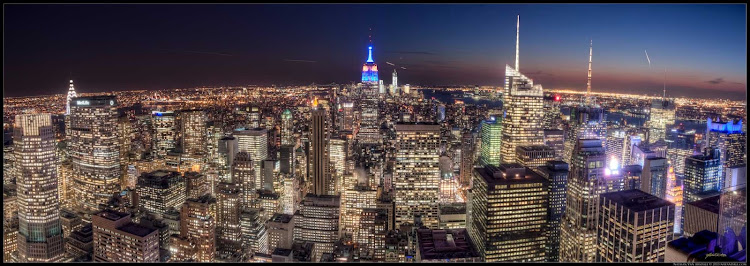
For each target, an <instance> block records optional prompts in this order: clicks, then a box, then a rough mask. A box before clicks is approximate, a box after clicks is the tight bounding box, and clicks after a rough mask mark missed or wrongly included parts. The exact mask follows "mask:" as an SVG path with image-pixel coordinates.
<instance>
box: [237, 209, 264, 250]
mask: <svg viewBox="0 0 750 266" xmlns="http://www.w3.org/2000/svg"><path fill="white" fill-rule="evenodd" d="M240 230H241V231H242V243H243V244H244V245H245V250H246V252H247V253H248V254H250V255H256V254H268V253H269V252H270V251H269V250H268V231H267V230H266V221H263V220H261V218H260V209H256V208H245V209H244V210H242V211H241V212H240Z"/></svg>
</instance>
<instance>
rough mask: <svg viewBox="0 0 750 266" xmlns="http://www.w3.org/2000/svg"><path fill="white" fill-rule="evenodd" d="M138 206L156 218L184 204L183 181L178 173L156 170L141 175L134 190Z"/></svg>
mask: <svg viewBox="0 0 750 266" xmlns="http://www.w3.org/2000/svg"><path fill="white" fill-rule="evenodd" d="M135 191H136V194H138V206H139V207H140V208H142V209H144V210H146V211H148V212H150V213H152V214H155V215H156V217H157V218H161V217H162V215H164V214H165V213H167V211H169V210H170V209H173V208H174V209H179V208H180V206H182V204H183V203H185V197H186V194H185V179H184V178H182V176H181V175H180V173H178V172H171V171H165V170H157V171H154V172H150V173H143V174H142V175H141V176H140V177H139V178H138V185H137V186H136V188H135Z"/></svg>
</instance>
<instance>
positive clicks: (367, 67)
mask: <svg viewBox="0 0 750 266" xmlns="http://www.w3.org/2000/svg"><path fill="white" fill-rule="evenodd" d="M378 80H379V79H378V65H377V64H375V61H374V60H372V43H371V44H370V46H368V47H367V61H366V62H365V63H364V64H363V65H362V83H365V84H373V85H376V84H378Z"/></svg>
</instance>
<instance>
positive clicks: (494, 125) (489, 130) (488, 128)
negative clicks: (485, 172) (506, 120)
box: [479, 116, 515, 166]
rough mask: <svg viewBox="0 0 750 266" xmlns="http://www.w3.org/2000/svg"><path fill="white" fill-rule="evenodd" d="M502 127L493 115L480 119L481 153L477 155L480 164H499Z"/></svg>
mask: <svg viewBox="0 0 750 266" xmlns="http://www.w3.org/2000/svg"><path fill="white" fill-rule="evenodd" d="M501 120H502V119H501ZM502 129H503V128H502V121H496V120H495V117H494V116H493V117H491V118H490V119H489V120H486V121H482V153H481V154H480V156H479V162H480V163H481V164H482V165H485V166H486V165H494V166H498V165H500V160H501V157H502V156H501V147H502V146H501V144H502V138H503V135H502ZM514 152H515V150H514Z"/></svg>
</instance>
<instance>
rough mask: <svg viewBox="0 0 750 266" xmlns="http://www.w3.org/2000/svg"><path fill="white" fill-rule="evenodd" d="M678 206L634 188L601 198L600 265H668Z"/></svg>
mask: <svg viewBox="0 0 750 266" xmlns="http://www.w3.org/2000/svg"><path fill="white" fill-rule="evenodd" d="M674 207H675V205H674V203H671V202H669V201H667V200H664V199H661V198H659V197H656V196H654V195H651V194H648V193H646V192H643V191H640V190H637V189H631V190H624V191H618V192H610V193H604V194H601V195H600V199H599V204H598V208H597V210H598V211H597V216H598V220H597V222H596V232H597V237H596V242H597V245H596V246H597V253H596V254H597V256H596V261H597V262H664V254H665V251H666V249H665V248H666V246H667V243H668V242H669V241H672V236H673V231H672V230H673V228H674V221H675V209H674Z"/></svg>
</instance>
